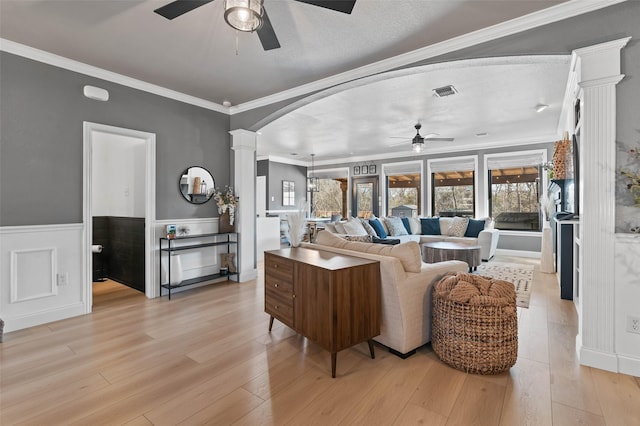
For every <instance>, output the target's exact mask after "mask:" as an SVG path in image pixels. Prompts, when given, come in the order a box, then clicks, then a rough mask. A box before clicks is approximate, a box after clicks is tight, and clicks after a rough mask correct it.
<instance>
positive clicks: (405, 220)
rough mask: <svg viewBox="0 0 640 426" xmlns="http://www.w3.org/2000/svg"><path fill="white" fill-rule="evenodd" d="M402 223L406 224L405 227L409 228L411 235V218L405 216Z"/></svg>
mask: <svg viewBox="0 0 640 426" xmlns="http://www.w3.org/2000/svg"><path fill="white" fill-rule="evenodd" d="M402 224H403V225H404V228H405V229H406V230H407V232H408V233H409V235H411V224H410V223H409V218H408V217H403V218H402Z"/></svg>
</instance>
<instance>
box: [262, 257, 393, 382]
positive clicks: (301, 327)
mask: <svg viewBox="0 0 640 426" xmlns="http://www.w3.org/2000/svg"><path fill="white" fill-rule="evenodd" d="M264 291H265V298H264V301H265V302H264V310H265V312H266V313H268V314H269V315H271V318H270V320H269V331H271V328H272V326H273V320H274V318H275V319H277V320H279V321H280V322H282V323H283V324H285V325H287V326H288V327H291V328H292V329H294V330H295V331H296V332H298V333H300V334H302V335H303V336H305V337H307V338H308V339H310V340H312V341H314V342H316V343H317V344H319V345H320V346H322V347H323V348H324V349H326V350H328V351H329V352H331V376H332V377H335V376H336V355H337V353H338V351H341V350H343V349H346V348H349V347H351V346H353V345H356V344H358V343H361V342H365V341H366V342H368V344H369V350H370V353H371V358H374V357H375V355H374V351H373V340H372V338H373V337H375V336H377V335H379V334H380V318H381V306H380V305H381V288H380V262H378V261H374V260H369V259H363V258H359V257H352V256H344V255H340V254H335V253H331V252H327V251H321V250H313V249H306V248H288V249H281V250H273V251H267V252H265V253H264Z"/></svg>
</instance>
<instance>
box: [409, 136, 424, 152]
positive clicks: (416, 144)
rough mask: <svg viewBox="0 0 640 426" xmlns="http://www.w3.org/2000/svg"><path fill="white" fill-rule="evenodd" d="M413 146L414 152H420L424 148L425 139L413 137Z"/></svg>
mask: <svg viewBox="0 0 640 426" xmlns="http://www.w3.org/2000/svg"><path fill="white" fill-rule="evenodd" d="M411 148H412V149H413V152H415V153H420V152H422V150H423V149H424V139H422V140H420V139H418V138H413V142H412V143H411Z"/></svg>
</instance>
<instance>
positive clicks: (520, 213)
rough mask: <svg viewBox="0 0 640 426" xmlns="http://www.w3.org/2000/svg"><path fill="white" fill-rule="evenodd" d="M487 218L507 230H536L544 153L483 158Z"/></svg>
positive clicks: (538, 225)
mask: <svg viewBox="0 0 640 426" xmlns="http://www.w3.org/2000/svg"><path fill="white" fill-rule="evenodd" d="M487 157H488V158H487V170H488V173H489V192H488V193H489V215H490V216H492V217H493V219H494V220H495V226H496V228H498V229H501V230H510V231H540V230H541V218H540V205H539V200H540V196H541V195H542V179H543V178H542V173H541V170H542V167H541V164H543V163H544V162H545V161H546V151H528V152H524V153H514V154H512V155H507V154H503V155H496V156H487Z"/></svg>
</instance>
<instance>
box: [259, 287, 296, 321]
mask: <svg viewBox="0 0 640 426" xmlns="http://www.w3.org/2000/svg"><path fill="white" fill-rule="evenodd" d="M264 311H265V312H266V313H268V314H269V315H272V316H273V317H275V318H277V319H278V320H280V321H281V322H282V323H283V324H286V325H287V326H289V327H292V326H293V302H292V301H290V300H289V301H285V300H283V299H281V298H280V297H278V296H275V295H271V294H268V293H267V294H266V295H265V298H264Z"/></svg>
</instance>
